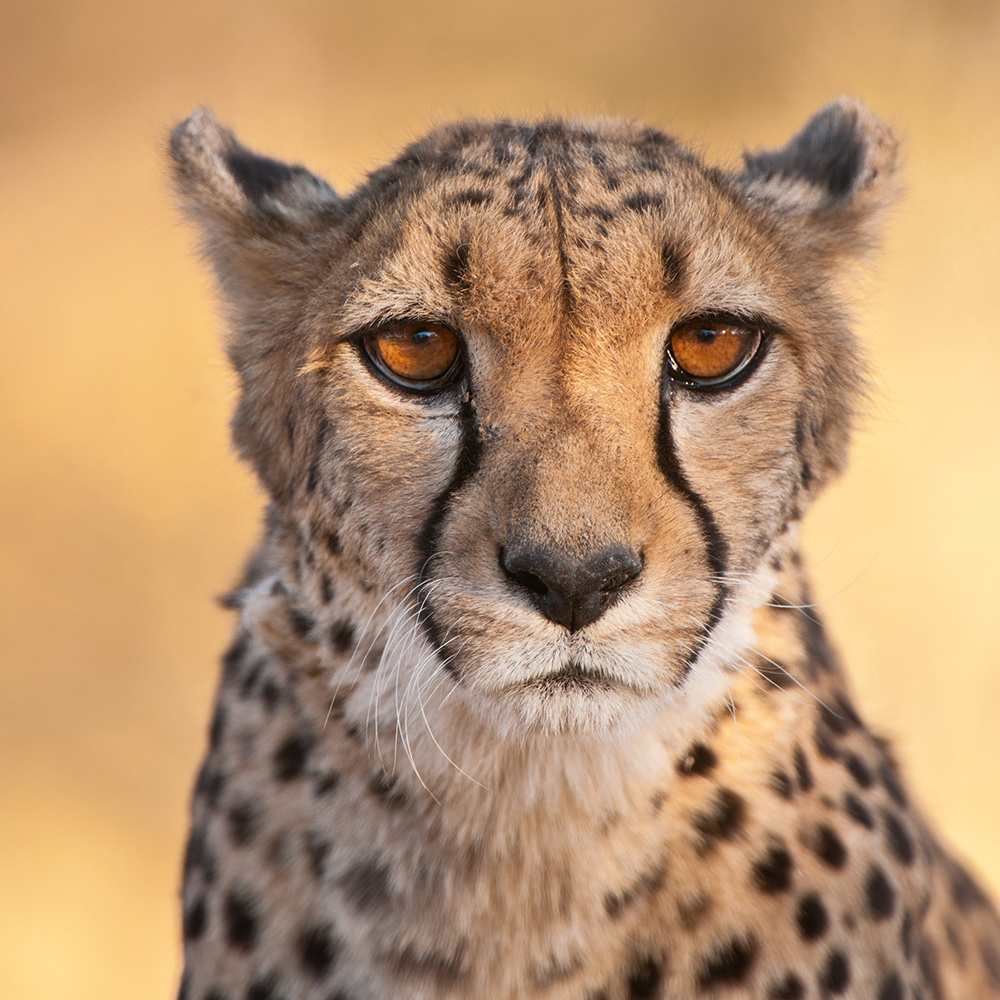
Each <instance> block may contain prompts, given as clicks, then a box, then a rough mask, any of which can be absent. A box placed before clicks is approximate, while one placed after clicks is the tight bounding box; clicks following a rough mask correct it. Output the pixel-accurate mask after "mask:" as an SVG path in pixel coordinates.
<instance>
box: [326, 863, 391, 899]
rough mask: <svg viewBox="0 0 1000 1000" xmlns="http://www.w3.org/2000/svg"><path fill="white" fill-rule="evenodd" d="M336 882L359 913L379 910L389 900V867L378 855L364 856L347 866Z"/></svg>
mask: <svg viewBox="0 0 1000 1000" xmlns="http://www.w3.org/2000/svg"><path fill="white" fill-rule="evenodd" d="M337 884H338V885H339V886H340V887H341V888H342V889H343V890H344V894H345V895H346V896H347V900H348V902H349V903H350V904H351V905H352V906H353V907H354V909H356V910H357V911H358V912H360V913H370V912H372V911H373V910H380V909H382V908H384V907H385V906H386V904H387V903H388V902H389V898H390V894H389V869H388V867H387V866H386V865H384V864H382V863H381V862H380V861H379V859H378V857H370V858H365V859H364V860H363V861H360V862H359V863H358V864H356V865H354V866H352V867H351V868H348V869H347V871H346V872H344V874H343V875H341V876H340V878H339V879H338V880H337Z"/></svg>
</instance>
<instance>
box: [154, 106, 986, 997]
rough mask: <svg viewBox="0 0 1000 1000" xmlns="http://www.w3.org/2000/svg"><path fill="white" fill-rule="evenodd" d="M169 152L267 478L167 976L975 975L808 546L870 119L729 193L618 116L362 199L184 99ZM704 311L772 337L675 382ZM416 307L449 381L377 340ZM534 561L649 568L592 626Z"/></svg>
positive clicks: (973, 920)
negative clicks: (829, 630) (699, 382)
mask: <svg viewBox="0 0 1000 1000" xmlns="http://www.w3.org/2000/svg"><path fill="white" fill-rule="evenodd" d="M171 154H172V158H173V163H174V168H175V174H176V178H177V184H178V187H179V190H180V192H181V196H182V199H183V201H184V204H185V207H186V209H187V210H188V212H189V213H190V215H191V216H192V217H193V219H194V220H195V221H196V222H197V224H198V225H199V227H200V230H201V234H202V239H203V246H204V249H205V252H206V254H207V256H208V258H209V259H210V261H211V263H212V265H213V267H214V269H215V273H216V275H217V277H218V281H219V289H220V294H221V297H222V299H223V302H224V304H225V308H226V312H227V316H228V319H229V323H230V329H231V333H230V336H229V342H228V347H229V354H230V357H231V359H232V362H233V364H234V366H235V368H236V371H237V373H238V376H239V381H240V400H239V404H238V407H237V411H236V415H235V418H234V422H233V429H234V437H235V440H236V443H237V446H238V447H239V449H240V451H241V453H242V454H243V455H244V457H245V458H246V459H247V460H248V461H249V462H250V463H251V464H252V465H253V467H254V468H255V470H256V472H257V474H258V476H259V477H260V480H261V482H262V483H263V485H264V488H265V489H266V491H267V493H268V496H269V506H268V512H267V517H266V520H265V527H264V532H263V538H262V541H261V543H260V546H259V547H258V549H257V552H256V554H255V555H254V556H253V558H252V559H251V561H250V563H249V566H248V569H247V572H246V575H245V578H244V580H243V582H242V583H241V585H240V586H239V587H238V588H237V589H236V590H235V592H234V593H233V595H232V597H231V598H230V601H229V603H230V604H231V605H232V606H233V607H234V608H236V609H238V610H239V614H240V622H239V625H238V629H237V634H236V638H235V640H234V642H233V645H232V647H231V648H230V650H229V652H228V653H227V654H226V656H225V658H224V661H223V671H222V678H221V682H220V687H219V693H218V700H217V708H216V711H215V714H214V716H213V720H212V725H211V733H210V746H209V750H208V755H207V757H206V760H205V764H204V766H203V768H202V771H201V773H200V775H199V777H198V780H197V783H196V787H195V793H194V803H193V820H192V830H191V836H190V840H189V843H188V849H187V855H186V859H185V866H184V888H183V933H184V942H185V956H186V959H185V972H184V978H183V984H182V987H181V993H182V996H183V997H185V998H188V1000H278V998H285V1000H379V998H389V997H393V998H395V997H406V998H414V1000H418V998H419V1000H444V998H457V997H488V998H495V1000H502V998H520V997H523V998H537V1000H542V998H545V1000H625V998H632V1000H637V998H653V997H658V998H663V1000H668V998H669V1000H680V998H686V1000H689V998H692V997H701V996H705V997H712V996H741V997H754V998H769V1000H780V998H783V1000H796V998H807V997H808V998H827V997H856V998H864V1000H869V998H873V1000H874V998H877V1000H902V998H907V1000H920V998H923V1000H935V998H963V997H988V996H993V995H1000V924H998V920H997V916H996V913H995V911H994V909H993V907H992V905H991V903H990V902H989V900H988V899H987V898H986V896H985V895H984V894H983V892H982V891H981V890H980V888H979V887H978V885H977V884H976V882H975V881H974V880H973V879H972V877H971V876H970V875H969V874H967V872H966V871H965V870H964V869H963V868H962V867H961V865H959V864H958V863H957V862H956V861H955V860H954V859H952V858H951V857H950V856H949V855H948V854H946V853H945V852H944V851H943V850H942V849H941V847H939V845H938V843H937V841H936V840H935V838H934V836H933V834H932V833H931V832H930V830H929V828H928V826H927V825H926V824H925V822H924V821H923V819H922V818H921V816H920V814H919V812H918V811H917V810H916V809H915V808H914V806H913V804H912V803H911V802H910V799H909V796H908V793H907V791H906V789H905V786H904V784H903V782H902V780H901V779H900V777H899V774H898V771H897V768H896V765H895V763H894V761H893V758H892V755H891V751H890V749H889V748H888V746H887V745H886V744H885V743H884V742H883V741H882V740H881V739H880V738H879V737H878V736H876V735H874V734H873V733H872V731H871V730H870V729H869V728H868V727H867V726H866V725H865V723H864V722H863V721H862V719H861V718H860V717H859V715H858V713H857V712H856V710H855V709H854V707H853V705H852V702H851V699H850V694H849V689H848V684H847V681H846V679H845V677H844V675H843V673H842V671H841V668H840V666H839V664H838V662H837V658H836V656H835V654H834V653H833V651H832V649H831V647H830V645H829V643H828V641H827V639H826V635H825V632H824V629H823V626H822V624H821V623H820V620H819V618H818V616H817V613H816V610H815V608H814V607H812V606H811V604H810V600H809V592H808V588H807V585H806V581H805V576H804V571H803V569H802V566H801V563H800V561H799V559H798V556H797V549H796V531H797V526H798V523H799V521H800V519H801V517H802V515H803V513H804V512H805V510H806V509H807V508H808V506H809V504H810V503H811V501H812V500H813V498H814V497H815V496H816V495H817V493H818V492H819V491H820V490H822V488H823V487H824V486H825V485H826V483H827V482H829V481H830V479H831V478H832V477H834V476H835V475H836V474H837V473H838V472H839V471H840V470H841V469H842V468H843V466H844V462H845V453H846V447H847V442H848V438H849V435H850V430H851V424H852V421H853V418H854V414H855V413H856V411H857V408H858V404H859V398H860V396H861V394H862V392H863V386H864V369H863V365H862V362H861V359H860V356H859V352H858V348H857V345H856V343H855V341H854V338H853V336H852V334H851V332H850V329H849V326H848V323H847V320H846V318H845V311H844V306H843V304H842V302H841V300H840V297H839V293H838V288H839V287H840V285H841V282H842V279H843V277H844V274H845V271H846V270H847V269H848V268H850V267H852V266H854V264H855V263H856V262H857V261H858V260H860V259H861V258H863V256H864V255H865V254H866V253H867V251H868V250H869V249H870V247H871V246H872V245H873V244H874V242H875V240H876V238H877V234H878V231H879V228H880V224H881V218H882V215H883V213H884V210H885V208H886V206H887V205H888V204H889V203H890V202H891V201H892V198H893V195H894V190H895V179H896V172H897V165H896V164H897V149H896V142H895V140H894V138H893V136H892V134H891V132H890V131H889V130H888V128H887V127H886V126H885V125H884V124H883V123H882V122H880V121H879V120H878V119H876V118H875V117H874V116H873V115H872V114H871V113H870V112H869V111H868V110H867V109H865V108H864V107H863V106H861V105H860V104H857V103H856V102H853V101H849V100H846V99H842V100H840V101H838V102H836V103H835V104H833V105H830V106H829V107H828V108H825V109H824V110H822V111H820V112H819V113H818V114H817V115H816V116H815V117H814V118H813V119H811V121H810V122H809V123H808V124H807V125H806V126H805V128H804V129H803V130H802V131H801V132H800V133H799V134H798V135H797V136H796V137H795V138H793V139H792V140H791V142H790V143H789V144H788V145H787V146H786V147H785V148H783V149H781V150H777V151H771V152H759V153H754V154H748V156H747V157H746V164H745V167H744V168H743V169H742V170H741V171H737V172H732V173H730V172H725V171H722V170H719V169H716V168H713V167H709V166H706V165H704V164H703V163H701V162H700V161H699V160H698V159H697V158H696V157H695V156H693V155H692V154H691V153H689V152H688V151H686V150H685V149H684V148H683V147H681V146H680V145H678V144H677V143H676V142H675V141H674V140H673V139H671V138H669V137H668V136H666V135H663V134H662V133H660V132H657V131H654V130H652V129H645V128H641V127H638V126H635V125H631V124H626V123H621V122H616V121H603V120H601V121H595V122H582V123H580V122H565V121H559V120H553V121H546V122H541V123H537V124H520V123H513V122H485V123H483V122H468V123H461V124H457V125H450V126H445V127H442V128H439V129H437V130H436V131H434V132H432V133H431V134H430V135H429V136H427V137H426V138H425V139H423V140H421V141H420V142H418V143H416V144H414V145H413V146H411V147H409V148H408V149H406V150H405V151H404V152H403V153H402V154H401V155H400V156H399V157H398V158H397V159H396V160H394V161H393V162H392V163H390V164H388V165H387V166H385V167H383V168H381V169H379V170H377V171H375V172H374V173H373V174H371V175H370V176H369V178H368V179H367V180H366V181H365V183H364V184H362V185H361V186H360V187H359V188H358V189H357V190H356V191H355V192H354V193H353V194H349V195H346V196H341V195H338V194H336V193H335V192H334V191H333V190H332V189H331V188H330V187H329V186H328V185H327V184H325V183H324V182H323V181H321V180H319V179H318V178H316V177H314V176H313V175H312V174H311V173H309V172H308V171H306V170H305V169H304V168H302V167H298V166H288V165H285V164H282V163H279V162H278V161H275V160H271V159H268V158H265V157H261V156H258V155H257V154H255V153H252V152H250V151H249V150H247V149H245V148H244V147H243V146H241V145H240V144H239V143H238V142H237V140H236V139H235V138H234V136H233V135H232V134H231V133H230V132H228V131H227V130H226V129H224V128H223V127H222V126H220V125H219V124H218V123H217V122H216V120H215V119H214V118H213V117H212V116H211V114H210V113H209V112H207V111H204V110H202V111H198V112H195V114H194V115H193V116H192V117H191V118H190V119H188V120H187V121H185V122H183V123H182V124H180V125H179V126H178V127H177V128H176V129H175V131H174V134H173V139H172V145H171ZM706 314H709V315H719V314H725V315H728V316H731V317H735V318H739V319H740V320H741V321H742V322H745V323H747V324H751V325H759V326H760V327H761V328H763V329H765V330H766V331H767V338H766V346H765V349H764V350H763V353H762V356H761V360H760V361H759V363H758V364H756V366H755V367H754V368H753V370H752V371H751V372H750V373H749V375H748V377H746V378H745V379H743V380H742V381H741V382H740V383H739V384H738V385H733V386H731V387H729V388H726V389H724V390H722V391H719V392H712V393H706V392H703V391H699V390H697V389H692V388H691V387H690V386H689V385H685V384H684V383H683V382H680V381H678V380H676V379H675V378H673V377H672V376H671V373H670V370H669V367H668V366H667V365H666V363H665V349H666V344H667V338H668V336H669V333H670V331H671V329H672V328H674V327H675V326H676V324H678V323H680V322H681V321H682V320H685V319H687V318H691V317H698V316H704V315H706ZM400 321H425V322H435V323H439V324H444V325H447V326H449V327H451V328H452V329H454V330H456V331H458V332H459V334H460V335H461V337H462V341H463V348H462V350H463V351H464V364H465V367H464V374H463V377H462V378H461V380H460V381H459V382H458V383H457V384H455V385H453V386H449V387H446V388H444V389H442V390H440V391H438V392H434V393H431V394H428V395H424V396H418V395H415V394H413V393H409V392H406V391H405V390H401V389H399V388H398V387H395V386H393V385H392V384H391V383H390V382H389V381H388V380H387V379H385V378H384V377H382V376H381V375H380V374H379V373H378V371H377V370H375V369H374V368H373V367H372V366H371V365H370V364H369V363H368V362H367V361H366V360H365V355H364V352H363V349H362V347H361V346H360V343H361V341H360V337H361V335H362V334H363V333H364V332H365V331H367V330H371V329H375V328H379V327H382V326H385V325H386V324H391V323H394V322H400ZM525 552H527V553H529V554H530V555H531V557H532V558H533V559H535V561H536V564H537V565H538V566H541V565H542V562H544V566H545V567H546V568H545V572H552V573H564V572H565V573H577V574H579V573H581V572H583V569H586V567H589V566H591V564H592V563H593V562H594V560H595V559H603V560H604V561H605V562H607V561H608V560H612V561H613V560H614V559H617V560H619V562H621V561H622V560H626V561H627V559H628V558H633V557H634V562H635V565H634V567H633V569H632V570H630V571H629V572H630V573H631V576H630V577H629V580H628V582H627V584H624V583H616V585H615V589H614V593H613V594H611V596H608V597H607V600H605V599H604V598H602V602H603V603H601V605H600V608H599V611H600V613H599V614H598V615H597V616H596V618H590V619H588V620H587V621H586V624H584V625H581V626H580V627H576V626H575V625H573V624H572V620H570V619H567V623H560V622H558V621H556V620H554V619H553V618H551V617H550V616H548V615H547V614H546V613H545V612H544V610H540V607H541V605H540V602H539V597H538V595H537V594H533V593H532V591H531V588H530V586H528V585H526V584H525V583H524V580H525V579H526V578H527V577H530V576H531V574H530V573H528V574H527V577H525V574H524V573H523V572H522V571H521V570H517V572H515V571H514V569H512V567H515V563H516V559H515V556H517V554H519V553H521V554H523V553H525ZM609 553H610V554H611V555H609ZM623 553H624V555H623ZM512 554H513V555H512ZM517 557H518V558H519V556H517ZM539 560H542V562H539ZM532 565H535V564H532ZM616 565H617V563H616ZM517 566H520V563H517ZM515 568H516V567H515ZM538 572H542V570H541V569H539V570H538ZM588 572H589V570H588ZM518 573H520V574H521V575H520V576H518V575H517V574H518ZM529 583H530V580H529Z"/></svg>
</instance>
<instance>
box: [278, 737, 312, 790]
mask: <svg viewBox="0 0 1000 1000" xmlns="http://www.w3.org/2000/svg"><path fill="white" fill-rule="evenodd" d="M314 743H315V741H314V740H313V738H312V737H311V736H309V735H308V734H307V733H296V734H294V735H293V736H289V737H288V738H287V739H286V740H285V741H284V742H283V743H282V744H281V746H279V747H278V749H277V750H276V751H275V754H274V776H275V778H277V779H278V781H293V780H295V779H296V778H301V777H302V775H303V774H304V773H305V769H306V762H307V761H308V759H309V754H310V752H311V751H312V748H313V745H314Z"/></svg>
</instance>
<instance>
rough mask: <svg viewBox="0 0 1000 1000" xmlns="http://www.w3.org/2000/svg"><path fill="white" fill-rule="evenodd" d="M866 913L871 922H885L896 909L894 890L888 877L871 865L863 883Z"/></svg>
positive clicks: (876, 866)
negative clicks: (866, 899)
mask: <svg viewBox="0 0 1000 1000" xmlns="http://www.w3.org/2000/svg"><path fill="white" fill-rule="evenodd" d="M865 895H866V896H867V898H868V913H869V914H870V916H871V918H872V919H873V920H887V919H888V918H889V917H891V916H892V914H893V911H894V910H895V909H896V890H895V889H893V887H892V883H891V882H890V881H889V878H888V876H887V875H886V874H885V872H884V871H883V870H882V868H881V867H879V866H878V865H872V867H871V868H870V869H869V871H868V881H867V882H866V883H865Z"/></svg>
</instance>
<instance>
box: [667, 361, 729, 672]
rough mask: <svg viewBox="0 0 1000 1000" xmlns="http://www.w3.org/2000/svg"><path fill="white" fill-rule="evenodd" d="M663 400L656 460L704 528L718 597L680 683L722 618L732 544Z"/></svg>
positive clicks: (703, 534) (686, 663) (687, 662)
mask: <svg viewBox="0 0 1000 1000" xmlns="http://www.w3.org/2000/svg"><path fill="white" fill-rule="evenodd" d="M666 379H667V375H666V373H664V375H663V380H664V382H666ZM662 395H663V399H662V402H661V404H660V426H659V429H658V432H657V436H656V461H657V464H658V465H659V467H660V472H661V473H662V474H663V478H664V479H665V480H666V481H667V482H668V483H669V484H670V485H671V486H672V487H673V488H674V489H675V490H677V492H678V493H679V494H680V495H681V497H682V498H683V500H684V502H685V503H686V504H687V505H688V506H689V507H690V508H691V510H692V511H693V512H694V514H695V516H696V517H697V518H698V522H699V525H700V528H701V537H702V540H703V542H704V544H705V554H706V555H707V556H708V563H709V566H711V568H712V576H713V578H714V579H713V580H712V584H713V586H714V588H715V600H714V601H713V602H712V607H711V608H710V609H709V612H708V615H707V617H706V621H705V629H704V634H703V635H702V636H700V637H699V639H698V641H697V642H696V643H695V645H694V647H693V648H692V650H691V652H690V653H689V654H688V657H687V660H685V662H684V666H683V668H682V671H681V676H680V678H679V679H678V681H677V683H678V684H681V683H683V682H684V680H685V679H686V678H687V675H688V673H689V672H690V670H691V668H692V667H693V666H694V662H695V660H697V659H698V656H699V654H700V653H701V651H702V649H704V648H705V644H706V643H707V642H708V640H709V637H710V636H711V634H712V630H713V629H714V628H715V626H716V625H718V624H719V622H720V621H721V619H722V612H723V609H724V607H725V603H726V599H727V598H728V596H729V587H728V586H726V584H725V583H723V582H722V578H723V576H724V575H725V572H726V567H727V565H728V559H729V543H728V542H727V541H726V539H725V538H724V537H723V534H722V532H721V531H720V530H719V525H718V524H717V523H716V520H715V517H714V515H713V514H712V512H711V510H709V508H708V504H706V503H705V501H704V499H703V498H702V497H701V495H700V494H698V493H696V492H695V491H694V489H692V487H691V484H690V483H689V482H688V481H687V477H686V476H685V475H684V470H683V469H682V468H681V464H680V460H679V459H678V457H677V448H676V446H675V444H674V437H673V431H672V430H671V427H670V402H669V399H668V398H667V394H666V392H664V393H662Z"/></svg>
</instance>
